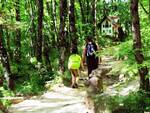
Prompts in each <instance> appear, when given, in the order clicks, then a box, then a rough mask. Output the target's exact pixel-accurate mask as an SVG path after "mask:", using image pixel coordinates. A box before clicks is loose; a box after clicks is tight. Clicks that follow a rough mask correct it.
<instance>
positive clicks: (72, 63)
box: [68, 48, 83, 88]
mask: <svg viewBox="0 0 150 113" xmlns="http://www.w3.org/2000/svg"><path fill="white" fill-rule="evenodd" d="M80 67H81V68H82V69H83V65H82V61H81V57H80V56H79V55H78V51H77V49H76V48H72V49H71V55H70V57H69V61H68V69H69V70H70V72H71V76H72V84H71V87H72V88H77V87H78V84H77V77H78V76H79V69H80Z"/></svg>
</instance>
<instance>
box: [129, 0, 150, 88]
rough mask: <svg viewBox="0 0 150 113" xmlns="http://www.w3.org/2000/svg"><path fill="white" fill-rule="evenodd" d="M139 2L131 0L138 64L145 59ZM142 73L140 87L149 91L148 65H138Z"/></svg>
mask: <svg viewBox="0 0 150 113" xmlns="http://www.w3.org/2000/svg"><path fill="white" fill-rule="evenodd" d="M138 2H139V0H131V7H130V8H131V15H132V30H133V49H134V52H135V59H136V62H137V64H138V65H141V64H142V63H143V61H144V56H143V53H142V43H141V34H140V23H139V13H138ZM138 72H139V75H140V88H141V89H143V90H145V91H148V90H149V89H150V84H149V78H147V77H146V75H147V74H148V69H147V67H140V66H139V67H138Z"/></svg>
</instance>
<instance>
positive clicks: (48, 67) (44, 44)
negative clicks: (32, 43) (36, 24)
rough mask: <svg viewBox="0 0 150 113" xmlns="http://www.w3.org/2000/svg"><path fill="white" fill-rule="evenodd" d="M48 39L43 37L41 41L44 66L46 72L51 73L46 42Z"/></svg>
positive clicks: (48, 48)
mask: <svg viewBox="0 0 150 113" xmlns="http://www.w3.org/2000/svg"><path fill="white" fill-rule="evenodd" d="M47 38H48V37H46V36H45V38H44V40H43V55H44V57H45V58H44V60H45V64H46V67H47V70H48V71H52V66H51V61H50V58H49V56H50V47H49V45H48V41H47V40H46V39H47Z"/></svg>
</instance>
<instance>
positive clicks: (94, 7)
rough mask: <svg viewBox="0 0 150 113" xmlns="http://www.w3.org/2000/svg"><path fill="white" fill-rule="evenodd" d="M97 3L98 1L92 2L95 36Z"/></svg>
mask: <svg viewBox="0 0 150 113" xmlns="http://www.w3.org/2000/svg"><path fill="white" fill-rule="evenodd" d="M96 3H97V0H92V23H93V36H94V37H95V35H96Z"/></svg>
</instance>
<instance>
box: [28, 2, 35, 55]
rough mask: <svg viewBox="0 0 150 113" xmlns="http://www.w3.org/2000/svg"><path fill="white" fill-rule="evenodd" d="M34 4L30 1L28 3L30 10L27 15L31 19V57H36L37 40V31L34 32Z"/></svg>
mask: <svg viewBox="0 0 150 113" xmlns="http://www.w3.org/2000/svg"><path fill="white" fill-rule="evenodd" d="M35 6H36V5H35V2H34V1H31V2H30V8H29V10H28V13H29V15H30V19H31V27H30V36H31V56H32V57H34V56H36V42H37V41H36V39H37V31H36V25H35V18H36V14H35V12H36V11H35V10H36V8H35Z"/></svg>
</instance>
